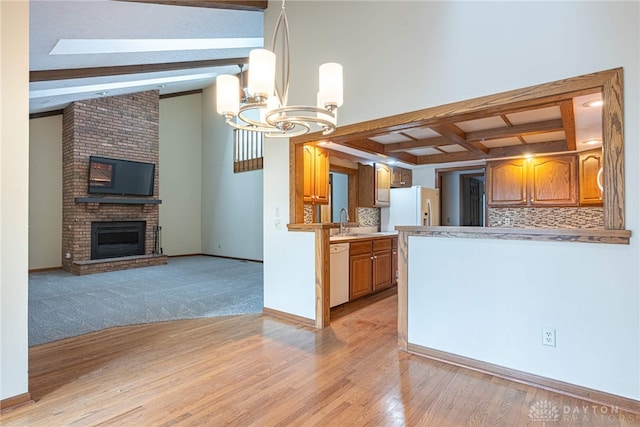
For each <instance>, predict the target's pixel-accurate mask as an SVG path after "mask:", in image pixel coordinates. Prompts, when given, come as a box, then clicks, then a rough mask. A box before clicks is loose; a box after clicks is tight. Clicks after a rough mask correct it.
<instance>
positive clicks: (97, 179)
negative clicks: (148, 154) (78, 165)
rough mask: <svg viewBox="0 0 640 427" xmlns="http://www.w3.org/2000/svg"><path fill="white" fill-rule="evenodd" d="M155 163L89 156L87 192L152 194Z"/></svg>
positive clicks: (129, 194)
mask: <svg viewBox="0 0 640 427" xmlns="http://www.w3.org/2000/svg"><path fill="white" fill-rule="evenodd" d="M155 172H156V165H155V164H153V163H143V162H134V161H131V160H119V159H109V158H106V157H96V156H91V157H89V193H90V194H118V195H122V196H125V195H127V196H153V180H154V177H155Z"/></svg>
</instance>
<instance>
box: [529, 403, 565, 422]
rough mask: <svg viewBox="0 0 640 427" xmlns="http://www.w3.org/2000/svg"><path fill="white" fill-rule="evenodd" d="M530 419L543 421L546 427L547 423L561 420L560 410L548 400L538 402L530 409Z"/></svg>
mask: <svg viewBox="0 0 640 427" xmlns="http://www.w3.org/2000/svg"><path fill="white" fill-rule="evenodd" d="M529 418H530V419H531V421H542V425H543V426H544V425H545V424H546V423H547V422H555V421H558V420H559V419H560V409H559V408H558V407H557V406H556V405H554V404H553V403H551V402H549V401H548V400H538V401H537V402H535V403H534V404H533V405H531V406H530V407H529Z"/></svg>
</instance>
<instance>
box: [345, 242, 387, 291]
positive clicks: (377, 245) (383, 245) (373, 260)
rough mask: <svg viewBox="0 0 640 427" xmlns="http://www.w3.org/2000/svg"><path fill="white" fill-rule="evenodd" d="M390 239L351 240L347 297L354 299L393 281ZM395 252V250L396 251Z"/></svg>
mask: <svg viewBox="0 0 640 427" xmlns="http://www.w3.org/2000/svg"><path fill="white" fill-rule="evenodd" d="M391 240H392V239H391V238H388V239H386V238H385V239H373V240H362V241H356V242H351V244H350V245H349V299H350V300H354V299H357V298H360V297H363V296H366V295H369V294H371V293H372V292H376V291H380V290H382V289H386V288H388V287H390V286H391V285H393V284H394V283H395V280H394V276H395V273H394V268H396V269H397V267H394V263H393V256H392V253H393V252H392V241H391ZM396 252H397V251H396Z"/></svg>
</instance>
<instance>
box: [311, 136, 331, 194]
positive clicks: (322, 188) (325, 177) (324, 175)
mask: <svg viewBox="0 0 640 427" xmlns="http://www.w3.org/2000/svg"><path fill="white" fill-rule="evenodd" d="M314 163H315V164H314V178H315V190H314V191H315V196H316V198H315V203H316V204H318V205H326V204H329V152H327V151H326V150H323V149H322V148H319V147H316V150H315V162H314Z"/></svg>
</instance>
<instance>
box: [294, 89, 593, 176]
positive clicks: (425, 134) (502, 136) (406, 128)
mask: <svg viewBox="0 0 640 427" xmlns="http://www.w3.org/2000/svg"><path fill="white" fill-rule="evenodd" d="M568 80H570V79H568ZM543 86H544V85H540V86H535V87H532V88H535V92H536V93H537V95H536V97H527V96H526V95H527V89H522V90H516V91H511V92H505V93H502V94H498V95H491V96H487V97H483V98H476V99H472V100H468V101H462V102H457V103H453V104H448V105H444V106H439V107H433V108H427V109H424V110H419V111H415V112H411V113H405V114H399V115H396V116H391V117H385V118H382V119H376V120H371V121H367V122H362V123H357V124H353V125H347V126H343V127H339V128H338V129H336V131H335V132H334V133H333V134H332V135H329V136H328V137H322V136H321V135H319V134H318V133H316V134H309V135H303V136H301V137H297V138H293V139H292V140H293V142H294V143H301V142H313V141H329V144H328V146H325V148H328V149H332V148H333V149H334V150H333V151H334V152H336V154H343V153H339V151H340V147H339V146H342V147H348V148H350V149H354V150H358V151H362V152H366V153H370V154H374V155H383V156H385V157H386V158H390V159H395V160H398V161H401V162H404V163H408V164H410V165H426V164H437V163H448V162H458V161H473V160H487V159H497V158H504V157H516V156H522V155H528V154H530V155H536V154H544V153H560V152H572V151H573V152H575V151H576V150H578V149H579V148H582V149H592V148H596V147H593V146H591V147H586V146H583V147H579V146H578V143H577V142H578V141H577V135H578V133H579V132H580V129H576V121H577V120H576V111H575V110H576V108H577V107H576V106H579V109H580V110H582V109H583V108H582V104H583V103H584V102H585V99H592V98H602V94H601V92H602V91H601V88H600V87H591V88H588V87H584V86H583V87H581V85H580V84H576V85H575V89H572V90H569V91H567V92H566V93H560V94H558V93H553V90H549V94H545V93H544V90H541V87H543ZM522 94H524V95H525V96H519V95H522ZM599 111H600V113H599V114H600V119H599V120H598V121H597V123H595V124H591V126H592V127H596V128H597V131H596V132H597V134H598V138H599V139H600V140H602V117H601V116H602V113H601V111H602V109H601V107H600V108H599ZM343 156H344V155H343Z"/></svg>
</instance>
